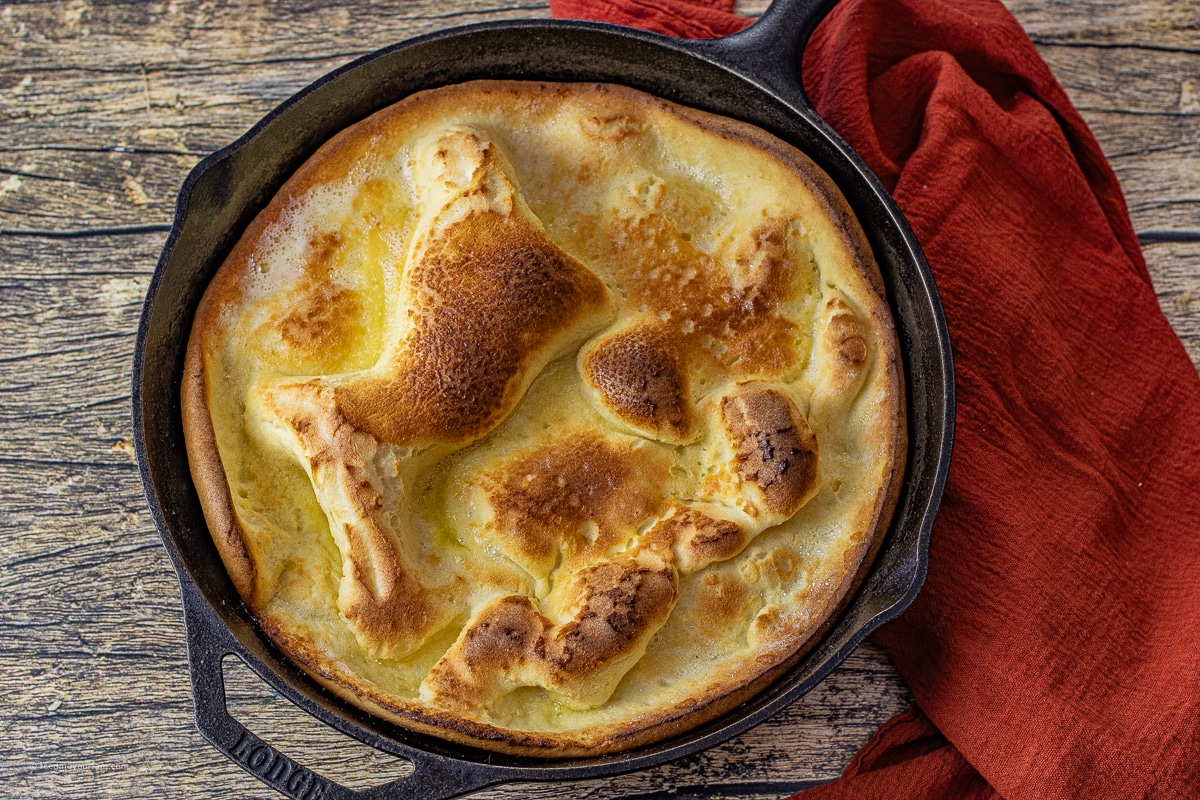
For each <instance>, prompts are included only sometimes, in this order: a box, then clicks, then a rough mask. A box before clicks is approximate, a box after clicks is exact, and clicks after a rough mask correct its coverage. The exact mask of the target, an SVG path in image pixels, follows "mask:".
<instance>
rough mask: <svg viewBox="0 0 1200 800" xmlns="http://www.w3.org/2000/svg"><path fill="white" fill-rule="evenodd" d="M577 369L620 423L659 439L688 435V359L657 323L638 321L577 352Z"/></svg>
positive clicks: (691, 419)
mask: <svg viewBox="0 0 1200 800" xmlns="http://www.w3.org/2000/svg"><path fill="white" fill-rule="evenodd" d="M580 368H581V369H582V371H583V376H584V378H585V379H586V380H587V382H588V384H590V386H591V387H592V388H593V389H594V390H595V391H596V394H597V395H598V396H599V397H600V399H601V403H602V404H603V406H604V407H605V408H607V409H608V410H609V411H610V412H612V414H613V415H614V416H616V417H618V418H619V419H620V420H621V421H622V422H625V423H626V424H628V425H629V426H631V427H633V428H635V429H637V430H639V431H643V432H645V433H647V434H649V435H650V436H653V437H655V438H657V439H662V440H663V441H669V442H685V441H687V440H688V439H690V438H691V436H692V432H693V429H694V428H695V414H694V412H693V410H692V398H691V392H690V390H689V386H688V376H687V362H686V361H685V360H684V359H683V358H682V357H681V355H680V353H679V352H678V349H677V348H676V346H675V344H674V342H673V341H672V340H671V337H670V336H669V335H667V333H666V332H665V331H664V330H662V326H661V325H654V324H642V325H637V326H635V327H633V328H631V329H629V330H626V331H621V332H619V333H616V334H614V335H612V336H609V337H607V338H604V339H602V340H600V341H599V342H597V343H596V344H595V345H594V346H593V347H591V348H590V349H588V350H585V351H584V352H583V353H582V354H581V356H580Z"/></svg>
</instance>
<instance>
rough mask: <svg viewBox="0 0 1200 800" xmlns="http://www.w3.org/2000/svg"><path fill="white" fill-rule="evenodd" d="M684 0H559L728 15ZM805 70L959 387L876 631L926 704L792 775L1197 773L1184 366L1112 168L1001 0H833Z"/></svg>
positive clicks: (932, 777)
mask: <svg viewBox="0 0 1200 800" xmlns="http://www.w3.org/2000/svg"><path fill="white" fill-rule="evenodd" d="M699 5H707V6H709V7H710V8H711V9H714V10H713V12H712V13H714V14H721V15H725V14H727V12H728V11H729V3H727V2H712V3H703V2H702V0H692V1H691V2H688V3H685V2H683V1H682V0H620V2H619V3H609V2H602V1H601V0H551V8H552V9H553V11H554V12H555V14H556V15H559V16H576V17H586V18H590V19H606V20H611V21H619V22H626V23H631V24H638V25H641V26H642V27H648V28H652V29H655V30H659V31H661V32H666V33H677V34H682V35H695V36H705V35H711V34H710V33H705V32H702V31H711V32H712V33H717V32H719V30H724V28H720V27H719V26H716V27H714V26H713V24H712V23H711V22H706V23H705V24H704V25H702V26H698V27H687V26H683V25H680V24H678V20H680V19H683V18H688V17H689V16H690V17H694V18H697V19H698V18H699V17H700V16H701V15H700V13H699V12H697V11H696V10H695V9H696V7H697V6H699ZM705 19H710V18H709V17H705ZM720 19H724V16H721V17H720ZM722 24H725V23H722ZM729 27H730V28H733V27H734V26H733V24H732V23H729ZM803 73H804V84H805V87H806V90H807V92H808V94H809V96H810V97H811V98H812V100H813V103H814V105H815V107H816V108H817V110H818V111H819V112H820V113H821V114H822V116H823V117H824V118H825V119H826V120H828V121H829V122H830V124H831V125H832V126H833V127H834V128H835V129H837V131H838V132H839V133H840V134H841V135H842V136H843V137H844V138H845V139H846V140H847V141H848V142H849V143H850V144H851V145H852V146H853V147H854V148H855V149H856V150H857V151H858V152H859V154H860V155H862V156H863V158H864V159H865V160H866V161H867V163H868V164H869V165H870V166H871V168H872V169H874V170H875V172H876V174H878V175H879V176H880V178H881V179H882V180H883V182H884V183H885V185H886V186H887V187H888V189H889V190H890V191H891V192H892V194H893V196H894V197H895V198H896V201H897V203H898V204H899V205H900V207H901V208H902V209H903V210H904V212H905V214H906V216H907V217H908V220H909V222H910V223H911V224H912V227H913V230H914V231H915V232H916V235H917V238H918V239H919V240H920V242H921V244H922V246H923V247H924V249H925V253H926V255H927V256H928V258H929V262H930V264H931V265H932V267H933V271H934V274H935V277H936V279H937V282H938V287H939V289H940V291H941V294H942V299H943V301H944V303H945V307H946V316H947V318H948V320H949V326H950V334H951V339H952V341H953V344H954V351H955V367H956V372H957V377H956V384H957V390H958V415H957V438H956V442H955V452H954V462H953V465H952V467H951V470H950V475H949V479H948V483H947V488H946V495H945V498H944V500H943V502H942V508H941V513H940V515H939V517H938V520H937V524H936V526H935V528H934V535H933V542H932V546H931V552H930V566H929V577H928V580H927V582H926V585H925V588H924V590H923V592H922V593H921V595H920V596H919V597H918V598H917V600H916V602H915V603H914V604H913V606H912V607H911V608H910V609H909V611H908V612H906V613H905V614H904V615H903V616H902V617H901V618H900V619H898V620H896V621H895V622H893V623H892V624H890V625H888V626H886V627H885V628H883V629H882V630H880V631H879V633H878V634H877V637H876V638H877V641H879V642H880V643H881V644H882V645H883V647H884V648H885V649H886V650H887V652H888V653H889V654H890V655H891V657H892V658H893V659H894V661H895V663H896V665H897V667H898V668H899V669H900V671H901V673H902V674H903V675H904V677H905V678H906V679H907V681H908V682H909V685H910V686H911V687H912V691H913V696H914V697H915V698H916V700H917V703H918V705H919V706H920V708H921V709H922V710H923V711H924V714H927V715H928V718H926V717H925V716H924V714H922V713H921V712H918V711H914V712H911V713H909V714H905V715H901V716H900V717H897V718H896V719H894V720H892V721H891V722H889V723H888V724H887V725H885V726H884V727H883V728H882V729H880V731H879V732H878V734H876V736H875V738H874V739H873V740H872V741H871V742H870V743H868V744H867V746H866V747H864V748H863V750H862V751H861V752H860V753H859V754H858V755H857V756H856V757H855V759H854V761H853V762H852V763H851V764H850V766H849V767H848V768H847V770H846V772H845V775H844V776H843V778H842V780H840V781H838V782H837V783H835V784H831V785H829V786H826V787H821V788H819V789H815V790H810V791H809V792H806V793H804V794H803V797H804V800H833V798H865V797H887V798H930V799H931V800H932V799H933V798H956V799H957V798H964V797H965V798H993V797H1003V798H1005V799H1006V800H1025V799H1026V798H1028V799H1029V800H1054V799H1055V798H1073V797H1086V798H1134V797H1138V798H1142V797H1144V798H1197V797H1200V378H1198V377H1197V372H1196V368H1195V366H1194V365H1193V364H1192V363H1191V361H1190V360H1189V358H1188V356H1187V355H1186V353H1185V352H1184V350H1183V347H1182V345H1181V344H1180V342H1179V340H1178V338H1177V337H1176V336H1175V334H1174V333H1173V332H1172V330H1171V328H1170V326H1169V325H1168V323H1167V321H1166V319H1165V317H1164V316H1163V314H1162V312H1161V310H1160V309H1159V307H1158V302H1157V299H1156V297H1155V294H1154V290H1153V287H1152V286H1151V284H1150V277H1149V274H1148V273H1147V271H1146V265H1145V262H1144V260H1143V258H1142V255H1141V252H1140V250H1139V248H1138V244H1137V239H1136V236H1135V235H1134V231H1133V228H1132V226H1131V224H1130V221H1129V216H1128V213H1127V211H1126V208H1125V203H1124V199H1123V197H1122V195H1121V191H1120V187H1119V186H1118V184H1117V180H1116V177H1115V176H1114V174H1113V172H1112V170H1111V169H1110V168H1109V166H1108V164H1107V163H1106V162H1105V160H1104V157H1103V154H1102V153H1101V151H1100V148H1099V146H1098V145H1097V144H1096V141H1095V139H1094V138H1093V137H1092V135H1091V134H1090V132H1089V131H1088V129H1087V127H1086V125H1085V124H1084V122H1083V120H1082V118H1081V117H1080V116H1079V114H1078V113H1077V112H1076V111H1075V109H1074V108H1073V107H1072V106H1071V104H1070V102H1069V101H1068V100H1067V97H1066V95H1065V93H1064V92H1063V90H1062V89H1061V87H1060V86H1059V85H1058V83H1057V82H1056V81H1055V80H1054V78H1053V76H1052V75H1051V74H1050V71H1049V69H1048V68H1047V67H1046V65H1045V63H1043V62H1042V61H1041V59H1040V58H1039V57H1038V55H1037V52H1036V50H1035V49H1034V47H1033V45H1032V44H1031V43H1030V41H1029V39H1028V38H1027V37H1026V36H1025V34H1024V32H1023V31H1022V30H1021V28H1020V26H1019V25H1018V23H1017V22H1016V20H1015V19H1013V17H1012V16H1011V15H1010V14H1009V13H1008V11H1007V10H1006V9H1005V8H1004V6H1003V5H1001V3H1000V2H998V0H955V1H953V2H952V1H951V0H842V2H841V4H840V5H839V6H838V7H837V8H836V9H835V10H834V11H833V12H832V13H831V15H830V17H829V18H828V19H827V20H826V21H825V22H824V23H822V25H821V26H820V27H819V28H818V29H817V31H816V33H815V35H814V37H813V39H812V42H811V43H810V45H809V47H808V49H807V51H806V52H805V55H804V60H803ZM935 726H936V727H935Z"/></svg>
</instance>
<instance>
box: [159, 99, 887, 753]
mask: <svg viewBox="0 0 1200 800" xmlns="http://www.w3.org/2000/svg"><path fill="white" fill-rule="evenodd" d="M589 339H590V341H589V342H588V343H586V344H585V340H589ZM901 379H902V376H901V372H900V366H899V356H898V350H897V346H896V342H895V337H894V333H893V331H892V327H891V321H890V316H889V313H888V309H887V306H886V303H885V302H884V300H883V289H882V282H881V279H880V277H879V275H878V271H877V269H876V268H875V266H874V264H873V263H872V261H871V255H870V249H869V247H868V246H867V244H866V240H865V237H864V236H863V234H862V232H861V229H859V227H858V225H857V222H856V221H855V220H854V219H853V216H852V215H851V214H850V212H849V210H848V208H847V206H846V205H845V201H844V200H843V199H842V198H841V196H840V195H839V194H838V193H837V191H836V189H835V188H834V187H833V185H832V183H831V182H830V181H829V179H828V178H827V177H826V176H824V174H823V173H820V171H819V170H817V169H816V168H815V167H814V166H813V165H812V164H811V162H810V161H809V160H808V159H807V158H805V157H804V156H803V155H801V154H800V153H798V152H796V151H795V150H793V149H792V148H790V147H789V146H787V145H785V144H783V143H782V142H779V141H778V140H776V139H774V138H773V137H771V136H769V135H767V134H765V133H764V132H762V131H759V130H757V129H754V128H751V127H749V126H746V125H744V124H742V123H738V122H735V121H732V120H727V119H723V118H718V117H714V116H712V115H709V114H705V113H704V112H699V111H694V110H690V109H685V108H681V107H678V106H674V105H671V104H669V103H666V102H665V101H661V100H658V99H655V98H652V97H649V96H647V95H644V94H640V93H638V92H635V91H633V90H629V89H624V88H621V87H614V86H607V85H582V84H575V85H572V84H565V85H553V84H526V83H518V82H486V81H484V82H476V83H472V84H464V85H461V86H455V87H447V88H445V89H441V90H436V91H433V92H426V93H422V94H419V95H415V96H413V97H411V98H409V99H407V100H405V101H403V102H401V103H399V104H397V105H395V106H393V107H391V108H389V109H385V110H384V111H382V112H380V113H379V114H377V115H375V116H373V117H371V118H370V119H368V120H365V121H364V122H362V123H360V124H359V125H356V126H354V127H352V128H350V129H348V130H347V131H344V132H343V133H341V134H339V135H338V136H336V137H334V139H332V140H331V141H330V142H329V143H327V144H326V145H325V146H324V147H323V148H322V149H321V151H320V152H319V153H318V154H317V155H316V156H314V157H313V158H312V159H310V160H309V162H307V163H306V164H305V165H304V166H303V167H302V168H301V169H300V170H298V171H297V173H296V175H294V176H293V178H292V179H291V180H289V181H288V183H287V184H286V185H285V186H284V188H283V189H282V190H281V191H280V193H279V195H278V196H277V197H276V198H275V200H273V201H272V203H271V204H270V205H269V206H268V208H267V209H266V210H265V211H264V212H263V213H262V214H260V215H259V217H258V218H256V220H255V221H254V222H253V223H252V224H251V226H250V227H249V228H248V229H247V231H246V233H245V235H244V236H243V238H242V240H241V241H240V242H239V243H238V245H237V246H236V247H235V248H234V250H233V252H232V253H231V255H230V257H229V259H228V260H227V262H226V264H225V266H224V267H223V268H222V269H221V270H220V272H219V273H218V275H217V277H216V278H215V279H214V280H213V282H212V284H211V285H210V287H209V290H208V292H207V293H206V296H205V298H204V300H203V302H202V303H201V307H200V310H199V311H198V312H197V317H196V321H195V324H194V328H193V334H192V339H191V341H190V343H189V350H188V356H187V364H186V371H185V380H184V385H183V387H182V391H181V395H182V402H183V409H184V422H185V433H186V435H187V437H188V446H189V457H190V459H191V461H192V470H193V475H194V477H195V481H196V484H197V488H198V491H199V492H200V495H201V501H202V504H203V505H204V508H205V513H206V516H207V518H208V520H209V524H210V527H211V528H212V530H213V535H214V540H215V541H216V542H217V546H218V550H219V551H220V553H221V556H222V558H223V560H224V561H225V563H226V565H227V567H228V568H229V570H230V574H231V577H232V578H233V580H234V583H235V586H236V587H237V589H238V591H239V592H240V593H241V594H242V596H243V598H244V599H246V602H247V604H248V605H249V606H250V607H251V609H252V610H253V611H254V612H255V614H256V616H257V618H258V619H259V621H260V623H261V624H262V626H263V629H264V631H266V632H267V634H268V635H269V636H270V637H271V638H272V639H273V640H274V641H275V642H276V643H277V644H278V645H279V646H280V647H281V648H282V649H283V650H284V651H285V652H287V653H288V654H289V655H290V656H291V657H292V658H293V659H294V660H295V661H296V662H297V663H298V664H300V665H301V666H302V667H303V668H304V669H305V670H306V671H308V672H309V673H310V674H312V675H313V676H314V677H316V678H317V679H318V680H320V681H321V682H322V683H323V684H325V685H326V686H328V687H329V688H330V689H331V690H332V691H334V692H336V693H337V694H339V695H341V696H343V697H346V698H347V699H349V700H351V701H352V702H355V703H357V704H358V705H360V706H362V707H364V708H366V709H368V710H371V711H372V712H374V713H377V714H379V715H381V716H383V717H385V718H388V719H391V720H393V721H396V722H398V723H400V724H402V725H405V726H407V727H410V728H413V729H416V730H420V731H423V732H427V733H433V734H436V735H439V736H442V737H444V738H447V739H450V740H453V741H457V742H461V743H464V744H470V745H474V746H483V747H487V748H489V749H493V750H497V751H501V752H508V753H518V754H528V755H538V756H547V755H552V756H564V757H565V756H573V755H583V754H596V753H603V752H612V751H615V750H620V749H624V748H627V747H633V746H637V745H639V744H644V743H647V742H650V741H655V740H658V739H661V738H663V737H666V736H670V735H672V734H674V733H678V732H680V731H682V730H685V729H686V728H688V727H690V726H692V725H696V724H700V723H701V722H703V721H705V720H707V719H711V718H712V717H714V716H716V715H718V714H721V713H723V712H724V711H726V710H728V709H729V708H731V707H733V706H734V705H736V704H737V703H740V702H742V701H744V700H745V699H746V698H748V697H749V696H750V695H752V694H753V693H754V692H756V691H758V690H759V689H761V688H762V687H763V686H765V685H766V684H767V683H769V682H770V681H771V680H773V679H774V678H775V677H777V676H778V675H779V674H780V673H781V671H782V670H784V669H786V668H787V666H789V665H791V664H794V663H795V662H796V661H797V660H798V659H799V658H801V657H802V655H803V653H805V652H806V651H807V649H808V648H809V647H811V646H812V643H813V642H814V641H815V639H814V637H815V636H817V635H819V633H820V632H821V631H822V630H824V629H825V628H826V627H827V626H828V625H829V624H831V621H832V620H833V618H834V615H835V614H836V613H837V611H838V610H839V609H840V608H841V607H842V605H844V603H845V602H846V601H847V599H848V597H849V593H850V592H851V591H853V588H854V587H855V586H856V585H857V583H858V581H860V580H861V579H862V576H863V575H865V572H866V569H867V567H868V566H869V562H870V559H871V558H872V557H873V555H874V553H875V552H876V551H877V549H878V547H879V546H880V543H881V541H882V535H883V532H884V530H885V529H886V525H887V521H888V519H889V518H890V515H891V512H892V509H893V507H894V505H895V502H896V498H897V496H898V492H899V486H900V481H901V477H902V474H903V456H904V449H905V442H904V416H903V405H902V398H903V386H902V380H901ZM785 464H786V466H783V468H782V470H781V469H780V467H781V465H785ZM818 531H819V532H820V534H819V535H818V534H816V533H814V532H818ZM814 536H815V537H816V538H814ZM697 664H702V665H704V668H703V669H697V668H696V666H695V665H697Z"/></svg>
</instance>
